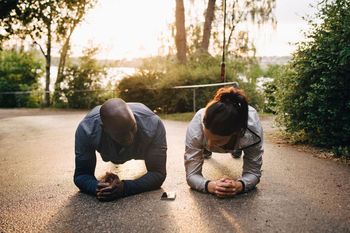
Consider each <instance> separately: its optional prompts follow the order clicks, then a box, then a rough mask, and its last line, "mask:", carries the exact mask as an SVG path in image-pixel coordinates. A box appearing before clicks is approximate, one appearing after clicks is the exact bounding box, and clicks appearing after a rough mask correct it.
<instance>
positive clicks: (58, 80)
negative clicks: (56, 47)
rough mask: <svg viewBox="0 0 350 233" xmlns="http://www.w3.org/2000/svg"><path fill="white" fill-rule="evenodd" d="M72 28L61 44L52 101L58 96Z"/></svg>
mask: <svg viewBox="0 0 350 233" xmlns="http://www.w3.org/2000/svg"><path fill="white" fill-rule="evenodd" d="M74 28H75V26H74ZM74 28H73V29H71V31H70V33H69V35H68V37H67V38H66V40H65V42H64V44H63V46H62V50H61V54H60V60H59V63H58V69H57V78H56V82H55V93H54V95H53V102H55V103H57V102H58V101H59V98H60V93H59V89H60V84H61V82H62V79H63V76H62V75H63V71H64V67H65V65H66V58H67V54H68V50H69V43H70V38H71V36H72V33H73V30H74Z"/></svg>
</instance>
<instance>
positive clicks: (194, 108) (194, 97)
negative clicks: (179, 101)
mask: <svg viewBox="0 0 350 233" xmlns="http://www.w3.org/2000/svg"><path fill="white" fill-rule="evenodd" d="M193 112H196V88H193Z"/></svg>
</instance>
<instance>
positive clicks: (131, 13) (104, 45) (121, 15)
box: [72, 0, 317, 59]
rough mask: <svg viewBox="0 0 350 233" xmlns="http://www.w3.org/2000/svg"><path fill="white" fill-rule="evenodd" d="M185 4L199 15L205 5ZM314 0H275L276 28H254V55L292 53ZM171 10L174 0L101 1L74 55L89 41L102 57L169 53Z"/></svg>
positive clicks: (77, 35)
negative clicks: (166, 41)
mask: <svg viewBox="0 0 350 233" xmlns="http://www.w3.org/2000/svg"><path fill="white" fill-rule="evenodd" d="M184 2H185V10H189V8H191V10H192V12H197V13H198V15H203V12H204V10H205V8H206V4H207V1H205V0H195V1H194V4H193V5H191V4H189V3H188V1H186V0H185V1H184ZM316 3H317V1H316V0H294V1H289V0H276V5H277V7H276V10H275V15H276V18H277V21H278V24H277V28H276V29H275V30H273V29H272V27H268V26H267V27H263V28H262V29H261V30H259V31H257V30H254V31H253V32H252V35H253V37H254V41H255V44H256V47H257V55H258V56H288V55H290V54H291V53H292V52H293V51H294V49H295V47H294V46H292V45H290V44H289V43H290V42H292V43H294V42H297V41H300V40H302V39H303V36H302V32H301V30H302V29H303V30H305V29H307V25H306V23H305V22H304V21H303V20H302V16H305V15H306V14H310V13H311V12H313V11H314V9H313V8H311V7H310V6H309V5H310V4H313V5H315V4H316ZM174 9H175V0H149V1H144V0H128V1H125V0H99V2H98V4H97V5H96V6H95V8H94V9H92V10H90V12H89V13H88V14H87V16H86V20H85V21H84V22H83V23H82V24H81V25H80V26H79V27H78V28H77V29H76V31H75V32H74V34H73V37H72V50H73V55H74V56H79V55H81V53H80V52H81V51H82V49H83V48H84V47H87V46H90V45H91V43H92V44H93V45H94V46H99V47H100V49H101V50H100V54H99V56H98V57H99V58H101V59H123V58H126V59H131V58H136V57H148V56H157V55H164V54H162V53H164V52H167V51H164V50H162V49H160V47H161V45H162V42H161V38H163V39H164V38H165V39H166V40H173V39H172V38H171V31H170V29H169V26H168V25H169V24H172V23H174V21H175V10H174ZM186 20H189V19H187V18H186ZM203 22H204V16H203ZM163 43H164V42H163Z"/></svg>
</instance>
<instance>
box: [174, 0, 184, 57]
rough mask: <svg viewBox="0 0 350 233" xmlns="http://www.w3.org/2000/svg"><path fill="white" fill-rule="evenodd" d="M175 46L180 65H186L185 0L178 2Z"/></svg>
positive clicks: (178, 0) (177, 0)
mask: <svg viewBox="0 0 350 233" xmlns="http://www.w3.org/2000/svg"><path fill="white" fill-rule="evenodd" d="M175 26H176V35H175V45H176V49H177V59H178V61H179V63H181V64H186V30H185V7H184V2H183V0H176V11H175Z"/></svg>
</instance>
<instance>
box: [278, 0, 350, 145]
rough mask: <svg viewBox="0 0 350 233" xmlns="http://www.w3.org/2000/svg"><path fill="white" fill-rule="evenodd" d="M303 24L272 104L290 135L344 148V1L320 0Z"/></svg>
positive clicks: (348, 102) (349, 101) (348, 18)
mask: <svg viewBox="0 0 350 233" xmlns="http://www.w3.org/2000/svg"><path fill="white" fill-rule="evenodd" d="M318 9H320V10H319V12H318V13H316V16H315V18H311V19H309V20H308V22H309V24H310V25H311V29H310V31H309V32H307V33H306V34H305V35H306V41H303V42H300V43H299V44H298V48H297V50H296V52H295V53H294V54H293V58H292V61H291V63H290V67H291V70H292V72H289V74H288V73H287V74H286V75H284V76H283V78H280V79H279V83H278V84H277V95H276V96H277V104H278V110H279V113H280V114H279V118H280V121H281V123H283V124H284V125H285V126H286V130H287V133H289V134H290V135H297V134H298V135H302V136H303V137H302V139H304V140H307V141H309V142H311V143H314V144H316V145H319V146H325V147H329V148H331V147H337V146H348V147H349V146H350V114H349V113H350V24H349V22H350V2H349V1H343V0H323V1H321V2H320V3H319V4H318Z"/></svg>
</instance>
